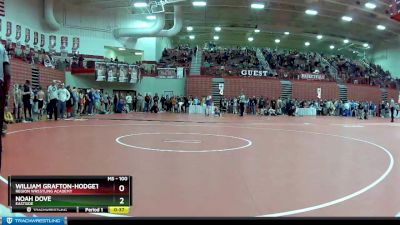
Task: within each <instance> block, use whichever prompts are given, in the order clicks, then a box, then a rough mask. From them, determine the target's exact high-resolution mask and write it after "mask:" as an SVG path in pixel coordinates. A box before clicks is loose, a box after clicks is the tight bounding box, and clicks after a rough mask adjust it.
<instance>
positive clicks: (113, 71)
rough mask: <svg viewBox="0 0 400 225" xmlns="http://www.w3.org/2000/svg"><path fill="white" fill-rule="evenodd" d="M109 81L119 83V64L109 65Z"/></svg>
mask: <svg viewBox="0 0 400 225" xmlns="http://www.w3.org/2000/svg"><path fill="white" fill-rule="evenodd" d="M106 65H107V81H108V82H116V81H117V69H118V68H117V64H116V63H107V64H106Z"/></svg>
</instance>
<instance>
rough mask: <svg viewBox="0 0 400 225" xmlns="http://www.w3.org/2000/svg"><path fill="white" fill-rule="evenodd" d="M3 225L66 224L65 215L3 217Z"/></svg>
mask: <svg viewBox="0 0 400 225" xmlns="http://www.w3.org/2000/svg"><path fill="white" fill-rule="evenodd" d="M1 224H2V225H19V224H23V225H33V224H34V225H37V224H52V225H65V218H64V217H3V218H2V223H1Z"/></svg>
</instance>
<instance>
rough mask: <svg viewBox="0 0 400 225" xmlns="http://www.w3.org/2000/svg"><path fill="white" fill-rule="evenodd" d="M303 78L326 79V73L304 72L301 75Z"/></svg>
mask: <svg viewBox="0 0 400 225" xmlns="http://www.w3.org/2000/svg"><path fill="white" fill-rule="evenodd" d="M300 79H303V80H325V75H324V74H313V73H303V74H301V75H300Z"/></svg>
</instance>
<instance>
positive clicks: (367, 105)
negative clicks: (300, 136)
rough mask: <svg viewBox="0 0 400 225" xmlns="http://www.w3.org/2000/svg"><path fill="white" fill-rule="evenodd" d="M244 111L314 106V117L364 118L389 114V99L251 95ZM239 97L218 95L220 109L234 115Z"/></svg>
mask: <svg viewBox="0 0 400 225" xmlns="http://www.w3.org/2000/svg"><path fill="white" fill-rule="evenodd" d="M244 103H245V104H244V105H245V112H246V113H247V114H251V115H265V116H279V115H289V116H295V115H296V109H298V108H315V110H316V112H317V115H318V116H345V117H357V118H359V119H368V117H382V118H389V117H390V108H391V106H390V102H389V101H386V102H384V101H382V102H381V103H380V104H378V105H377V104H375V103H373V102H371V101H369V102H368V101H354V100H349V101H342V100H338V99H337V100H332V99H327V100H301V99H292V100H290V99H282V98H278V99H269V98H265V97H263V96H258V97H256V96H253V97H250V98H246V99H245V102H244ZM239 104H240V97H239V96H238V97H234V98H230V99H227V98H222V99H221V101H220V102H219V105H220V109H221V111H223V112H227V113H232V114H238V113H239ZM394 108H395V114H394V115H395V117H396V118H399V117H400V113H399V110H400V108H399V104H395V106H394Z"/></svg>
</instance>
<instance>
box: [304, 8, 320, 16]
mask: <svg viewBox="0 0 400 225" xmlns="http://www.w3.org/2000/svg"><path fill="white" fill-rule="evenodd" d="M306 14H307V15H312V16H315V15H317V14H318V11H316V10H313V9H307V10H306Z"/></svg>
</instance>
